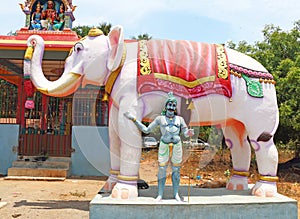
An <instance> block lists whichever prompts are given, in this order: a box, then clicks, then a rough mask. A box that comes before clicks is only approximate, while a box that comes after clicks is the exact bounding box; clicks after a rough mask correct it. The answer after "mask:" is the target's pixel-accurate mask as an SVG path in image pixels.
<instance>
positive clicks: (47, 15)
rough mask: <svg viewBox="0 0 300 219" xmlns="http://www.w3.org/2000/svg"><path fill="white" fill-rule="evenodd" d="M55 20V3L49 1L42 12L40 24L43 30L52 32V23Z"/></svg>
mask: <svg viewBox="0 0 300 219" xmlns="http://www.w3.org/2000/svg"><path fill="white" fill-rule="evenodd" d="M56 19H57V13H56V10H55V3H54V2H53V1H52V0H49V1H48V2H47V4H46V5H44V9H43V12H42V18H41V24H42V27H43V30H53V24H54V21H56Z"/></svg>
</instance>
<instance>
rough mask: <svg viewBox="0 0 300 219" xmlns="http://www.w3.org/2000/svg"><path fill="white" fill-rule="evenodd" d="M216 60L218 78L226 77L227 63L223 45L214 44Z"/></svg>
mask: <svg viewBox="0 0 300 219" xmlns="http://www.w3.org/2000/svg"><path fill="white" fill-rule="evenodd" d="M216 52H217V62H218V78H222V79H227V78H228V64H227V57H226V53H225V49H224V46H223V45H220V44H216Z"/></svg>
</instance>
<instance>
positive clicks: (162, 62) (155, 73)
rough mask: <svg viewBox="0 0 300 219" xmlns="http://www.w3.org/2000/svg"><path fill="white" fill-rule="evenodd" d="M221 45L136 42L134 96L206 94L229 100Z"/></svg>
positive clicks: (229, 89) (227, 67) (227, 80)
mask: <svg viewBox="0 0 300 219" xmlns="http://www.w3.org/2000/svg"><path fill="white" fill-rule="evenodd" d="M229 72H230V71H229V65H228V62H227V56H226V51H225V49H224V47H223V46H222V45H216V44H207V43H197V42H190V41H183V40H180V41H179V40H177V41H174V40H149V41H139V55H138V80H137V81H138V82H137V83H138V86H137V88H138V92H139V93H145V92H149V91H154V90H156V91H159V90H161V91H165V92H170V91H172V92H173V93H174V94H176V95H179V96H181V97H184V98H196V97H200V96H205V95H208V94H221V95H225V96H227V97H231V95H232V89H231V83H230V77H229Z"/></svg>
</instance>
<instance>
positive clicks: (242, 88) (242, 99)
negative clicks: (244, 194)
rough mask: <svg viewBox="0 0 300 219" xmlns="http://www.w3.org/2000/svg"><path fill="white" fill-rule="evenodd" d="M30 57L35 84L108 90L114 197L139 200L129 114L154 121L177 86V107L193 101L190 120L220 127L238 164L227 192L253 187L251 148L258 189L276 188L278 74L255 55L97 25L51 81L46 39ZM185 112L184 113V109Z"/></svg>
mask: <svg viewBox="0 0 300 219" xmlns="http://www.w3.org/2000/svg"><path fill="white" fill-rule="evenodd" d="M28 48H31V50H33V51H32V54H31V55H29V56H28V57H27V58H26V59H25V61H24V73H25V74H30V77H31V80H32V82H33V84H34V85H35V87H36V88H37V89H38V90H39V91H41V92H43V93H45V94H47V95H51V96H58V97H59V96H66V95H69V94H71V93H73V92H75V91H76V89H77V88H78V87H79V86H85V85H86V84H93V85H97V86H103V85H105V89H106V92H107V93H108V94H109V95H110V100H111V103H112V104H111V107H110V111H109V141H110V151H111V171H110V173H111V175H110V177H109V179H108V181H107V182H106V185H105V189H106V190H108V191H111V190H112V197H119V198H123V199H128V198H132V197H136V196H137V195H138V193H137V185H136V183H137V180H138V171H139V161H140V156H141V147H140V145H142V138H141V134H140V132H139V130H138V129H137V127H136V126H135V125H134V124H132V123H131V122H130V121H128V120H127V119H126V118H125V116H124V113H125V112H127V111H130V112H131V113H132V114H133V116H135V118H137V119H139V120H142V119H143V118H149V119H151V118H154V116H155V115H158V114H159V113H160V112H161V111H162V107H163V105H164V101H165V99H166V96H167V93H168V92H170V91H172V92H173V93H174V94H175V95H176V98H177V101H178V105H180V104H181V103H185V101H186V100H189V101H192V102H193V107H191V108H190V111H189V114H188V115H189V120H188V121H189V124H190V125H192V126H199V125H219V126H220V127H221V128H222V131H223V134H224V136H225V142H226V144H227V145H228V147H229V149H230V151H231V154H232V162H233V169H234V170H233V175H232V176H231V178H230V180H229V181H228V183H227V189H230V190H245V189H248V176H249V172H248V171H249V168H250V160H251V147H253V148H254V151H255V153H256V159H257V164H258V171H259V173H260V180H259V181H258V182H257V183H256V184H255V186H254V187H253V188H252V194H253V195H257V196H274V195H275V194H276V193H277V187H276V181H277V177H276V174H277V164H278V153H277V149H276V147H275V145H274V143H273V136H274V133H275V131H276V129H277V126H278V107H277V100H276V91H275V86H274V81H273V77H272V75H271V74H269V73H268V72H267V70H266V69H265V68H264V67H263V66H262V65H261V64H260V63H259V62H257V61H256V60H254V59H252V58H250V57H249V56H246V55H244V54H242V53H239V52H237V51H235V50H232V49H229V48H225V47H224V46H222V45H211V44H203V43H197V42H189V41H183V40H181V41H176V40H149V41H126V40H125V41H124V36H123V28H122V27H121V26H115V27H113V28H112V30H111V32H110V33H109V35H108V36H105V35H103V34H102V32H101V31H100V30H97V29H92V30H91V31H90V33H89V34H88V36H86V37H84V38H83V39H81V40H80V41H79V42H77V43H76V44H75V45H74V47H73V48H72V49H71V51H70V54H69V56H68V57H67V59H66V62H65V68H64V72H63V74H62V76H61V77H60V78H59V79H58V80H57V81H48V80H47V79H46V78H45V76H44V74H43V72H42V68H41V63H42V56H43V50H44V43H43V39H42V38H41V37H40V36H37V35H33V36H30V37H29V39H28ZM178 113H179V114H180V113H183V112H178Z"/></svg>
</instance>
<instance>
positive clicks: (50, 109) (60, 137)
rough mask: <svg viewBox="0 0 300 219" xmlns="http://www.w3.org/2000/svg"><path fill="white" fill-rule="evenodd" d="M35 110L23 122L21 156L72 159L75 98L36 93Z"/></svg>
mask: <svg viewBox="0 0 300 219" xmlns="http://www.w3.org/2000/svg"><path fill="white" fill-rule="evenodd" d="M33 100H34V108H33V109H25V110H24V117H23V119H22V121H21V132H20V143H19V154H22V155H32V156H35V155H44V156H45V155H46V156H60V157H61V156H62V157H70V156H71V152H72V147H71V136H72V135H71V128H72V127H71V122H72V97H66V98H57V97H49V96H46V95H43V94H41V93H40V92H35V94H34V97H33Z"/></svg>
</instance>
